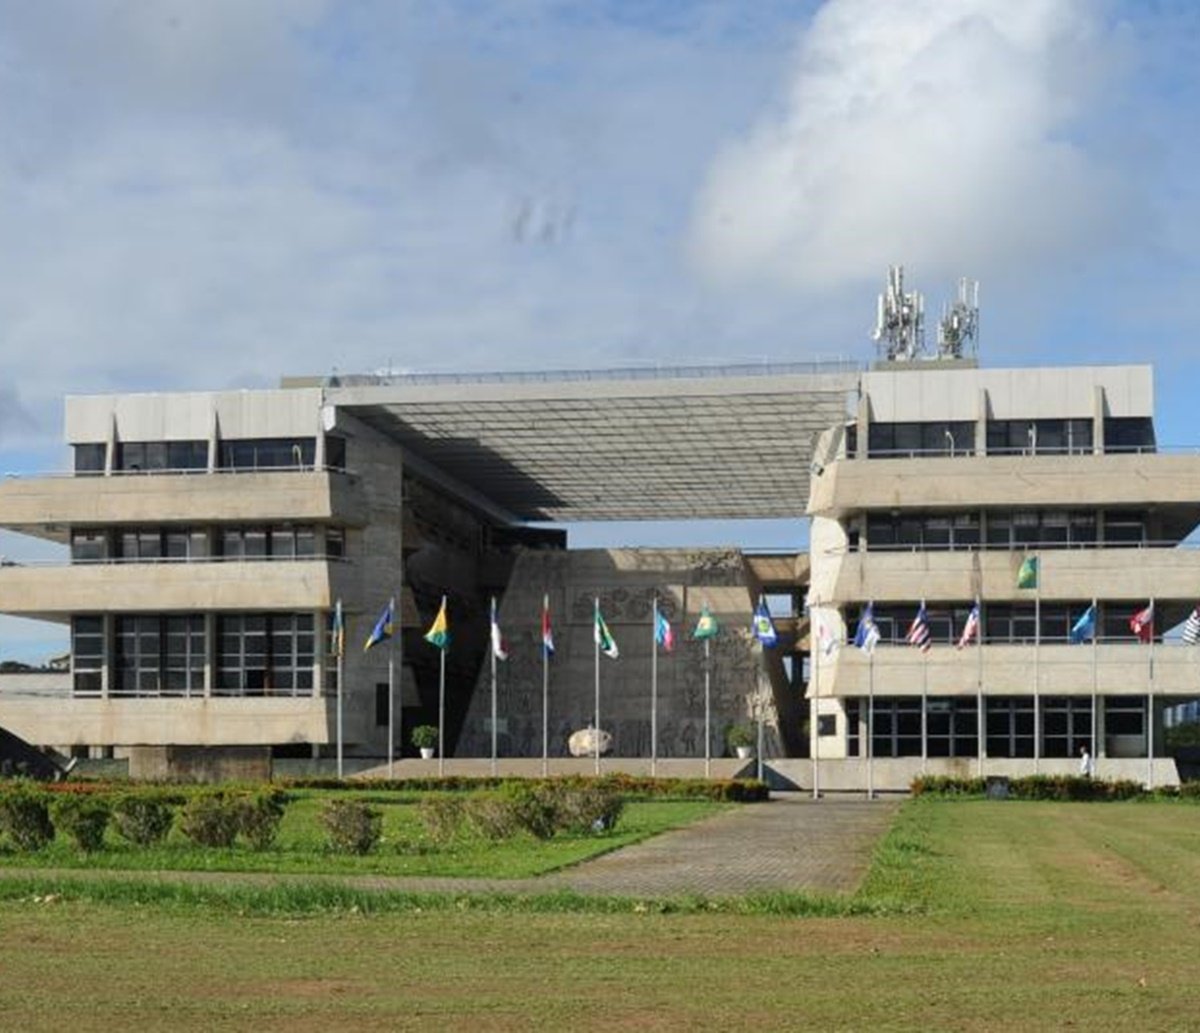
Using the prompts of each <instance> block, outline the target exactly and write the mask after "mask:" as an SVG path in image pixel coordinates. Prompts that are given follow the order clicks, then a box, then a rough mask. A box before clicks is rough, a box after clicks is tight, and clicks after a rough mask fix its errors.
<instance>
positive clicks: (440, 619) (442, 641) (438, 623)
mask: <svg viewBox="0 0 1200 1033" xmlns="http://www.w3.org/2000/svg"><path fill="white" fill-rule="evenodd" d="M425 641H426V642H428V643H429V644H430V645H431V646H437V648H438V649H445V648H446V647H447V646H449V645H450V624H449V622H448V621H447V620H446V597H445V596H442V605H441V607H440V608H439V609H438V612H437V616H436V617H434V618H433V624H431V625H430V627H429V630H428V631H427V632H425Z"/></svg>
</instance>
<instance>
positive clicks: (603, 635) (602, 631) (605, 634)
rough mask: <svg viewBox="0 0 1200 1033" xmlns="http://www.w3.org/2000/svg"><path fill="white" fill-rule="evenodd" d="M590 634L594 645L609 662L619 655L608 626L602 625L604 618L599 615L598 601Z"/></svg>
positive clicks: (598, 601)
mask: <svg viewBox="0 0 1200 1033" xmlns="http://www.w3.org/2000/svg"><path fill="white" fill-rule="evenodd" d="M592 634H593V638H594V639H595V642H596V645H598V646H599V647H600V652H601V653H603V654H604V655H605V656H607V657H608V658H609V659H610V660H615V659H616V658H617V657H618V656H620V655H621V652H620V650H619V649H617V643H616V642H615V641H613V637H612V635H611V634H610V633H609V630H608V625H607V624H605V623H604V617H603V616H602V615H601V613H600V600H599V599H597V600H596V620H595V623H594V625H593V628H592Z"/></svg>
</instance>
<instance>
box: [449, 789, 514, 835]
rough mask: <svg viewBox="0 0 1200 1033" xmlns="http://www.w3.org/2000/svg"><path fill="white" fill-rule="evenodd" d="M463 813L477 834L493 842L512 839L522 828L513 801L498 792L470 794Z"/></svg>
mask: <svg viewBox="0 0 1200 1033" xmlns="http://www.w3.org/2000/svg"><path fill="white" fill-rule="evenodd" d="M463 814H464V816H465V817H466V821H467V824H468V825H470V827H471V829H472V830H473V831H474V832H475V833H476V834H477V835H480V836H482V837H483V838H484V839H490V840H492V842H499V841H500V840H504V839H511V838H512V837H513V836H515V835H516V834H517V833H518V832H519V831H520V830H521V823H520V821H518V819H517V810H516V808H515V807H514V806H513V804H512V802H511V801H510V800H507V799H504V798H503V797H502V796H499V795H497V794H496V793H479V794H477V795H475V796H469V797H468V798H467V801H466V807H465V808H464V810H463Z"/></svg>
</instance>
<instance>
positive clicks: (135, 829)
mask: <svg viewBox="0 0 1200 1033" xmlns="http://www.w3.org/2000/svg"><path fill="white" fill-rule="evenodd" d="M173 817H174V816H173V813H172V811H171V807H170V805H169V804H167V803H166V802H165V801H163V800H160V799H157V798H155V797H153V796H144V795H138V794H135V793H128V794H126V795H125V796H121V797H118V798H117V802H116V803H115V804H114V805H113V821H115V822H116V825H117V831H118V832H119V833H121V835H122V836H124V837H125V838H126V839H127V840H129V842H131V843H135V844H137V845H138V846H154V845H155V844H156V843H161V842H162V841H163V840H164V839H166V838H167V833H168V832H170V831H171V822H172V819H173Z"/></svg>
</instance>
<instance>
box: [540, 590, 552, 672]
mask: <svg viewBox="0 0 1200 1033" xmlns="http://www.w3.org/2000/svg"><path fill="white" fill-rule="evenodd" d="M542 655H543V656H545V657H547V658H549V657H552V656H553V655H554V632H553V631H551V629H550V597H549V596H548V595H545V596H542Z"/></svg>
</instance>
